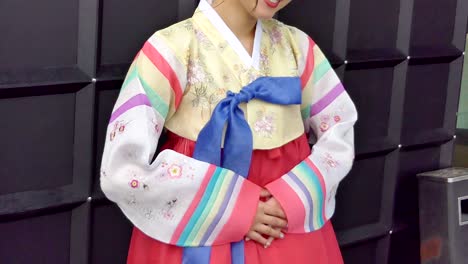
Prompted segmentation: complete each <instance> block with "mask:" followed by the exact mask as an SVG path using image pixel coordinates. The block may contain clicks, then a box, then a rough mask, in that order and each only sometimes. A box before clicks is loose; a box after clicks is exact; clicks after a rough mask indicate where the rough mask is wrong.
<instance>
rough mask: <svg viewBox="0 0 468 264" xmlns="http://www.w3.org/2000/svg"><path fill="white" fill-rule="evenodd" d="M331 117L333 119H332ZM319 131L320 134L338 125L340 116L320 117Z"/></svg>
mask: <svg viewBox="0 0 468 264" xmlns="http://www.w3.org/2000/svg"><path fill="white" fill-rule="evenodd" d="M332 117H333V118H332ZM320 121H321V123H320V131H321V132H322V133H324V132H326V131H328V130H329V129H330V127H331V126H333V125H335V124H337V123H339V122H340V121H341V116H340V115H339V114H336V113H335V114H333V115H323V116H321V117H320Z"/></svg>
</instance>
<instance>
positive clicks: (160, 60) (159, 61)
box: [142, 41, 183, 108]
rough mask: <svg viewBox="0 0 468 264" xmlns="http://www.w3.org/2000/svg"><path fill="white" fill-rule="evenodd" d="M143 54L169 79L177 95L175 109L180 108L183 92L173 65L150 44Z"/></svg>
mask: <svg viewBox="0 0 468 264" xmlns="http://www.w3.org/2000/svg"><path fill="white" fill-rule="evenodd" d="M142 52H143V53H144V54H145V55H146V56H147V57H148V59H150V60H151V62H152V63H153V64H154V66H156V67H157V68H158V70H159V71H160V72H161V73H162V74H163V75H164V76H165V77H166V78H167V80H168V81H169V83H170V86H171V88H172V90H173V91H174V94H175V107H176V108H178V107H179V104H180V102H181V101H182V95H183V90H182V86H181V83H180V81H179V79H178V78H177V74H176V73H175V71H174V70H173V69H172V67H171V65H170V64H169V63H168V62H167V61H166V59H164V57H163V56H162V55H161V53H159V51H158V50H157V49H156V48H155V47H154V46H153V45H151V43H150V42H148V41H147V42H146V43H145V45H144V46H143V48H142Z"/></svg>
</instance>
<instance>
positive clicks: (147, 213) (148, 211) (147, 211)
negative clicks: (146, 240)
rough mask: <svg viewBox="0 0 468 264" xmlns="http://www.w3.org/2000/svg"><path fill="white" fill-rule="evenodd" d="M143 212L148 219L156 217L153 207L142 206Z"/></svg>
mask: <svg viewBox="0 0 468 264" xmlns="http://www.w3.org/2000/svg"><path fill="white" fill-rule="evenodd" d="M142 213H143V215H144V216H145V218H146V219H148V220H152V219H153V218H154V215H153V209H151V208H142Z"/></svg>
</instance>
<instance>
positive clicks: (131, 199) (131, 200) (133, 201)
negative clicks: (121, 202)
mask: <svg viewBox="0 0 468 264" xmlns="http://www.w3.org/2000/svg"><path fill="white" fill-rule="evenodd" d="M125 202H126V203H127V204H128V205H136V203H137V201H136V197H135V195H133V194H130V195H129V196H127V197H126V198H125Z"/></svg>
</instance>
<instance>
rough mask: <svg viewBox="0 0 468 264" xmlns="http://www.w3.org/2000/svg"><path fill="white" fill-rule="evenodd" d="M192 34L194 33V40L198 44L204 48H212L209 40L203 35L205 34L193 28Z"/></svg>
mask: <svg viewBox="0 0 468 264" xmlns="http://www.w3.org/2000/svg"><path fill="white" fill-rule="evenodd" d="M194 32H195V38H196V39H197V41H198V43H200V44H202V46H203V47H204V48H211V47H212V45H211V42H210V40H209V39H208V37H207V36H206V35H205V33H203V31H201V30H198V29H195V28H194Z"/></svg>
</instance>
